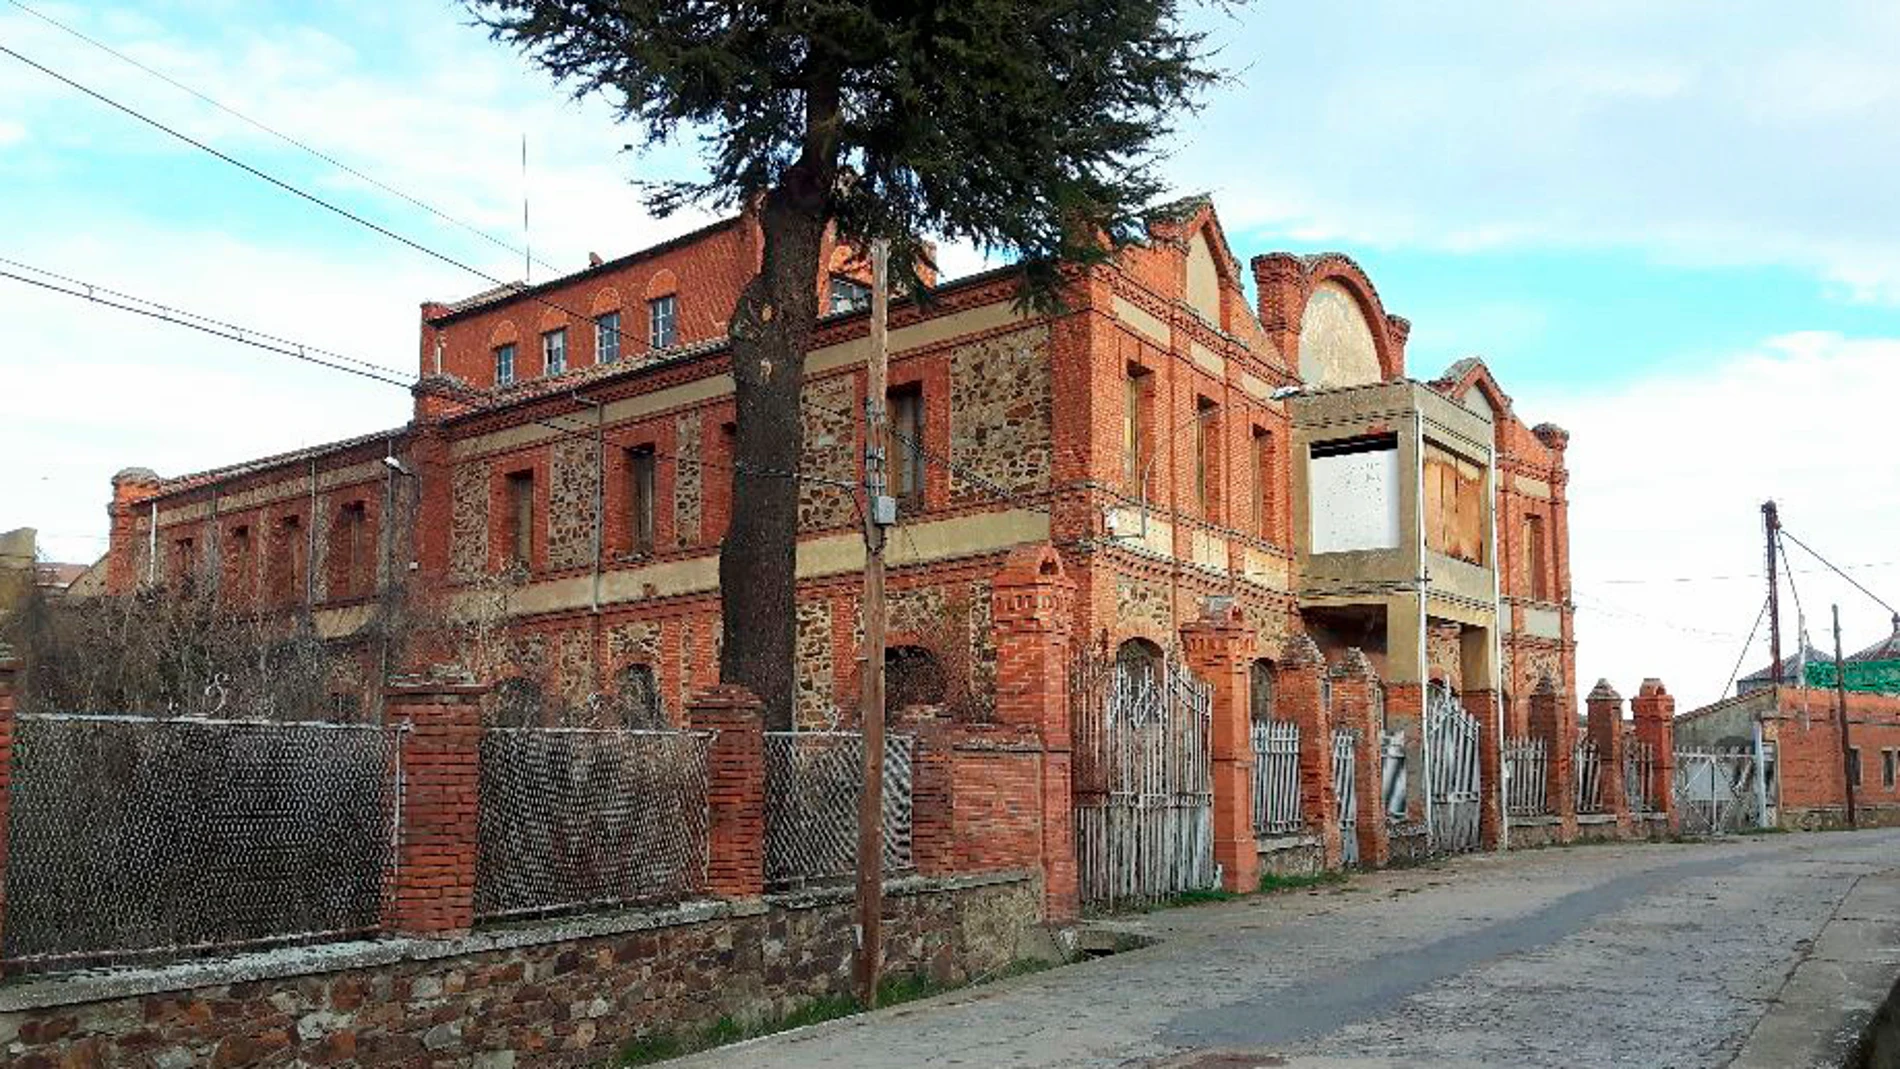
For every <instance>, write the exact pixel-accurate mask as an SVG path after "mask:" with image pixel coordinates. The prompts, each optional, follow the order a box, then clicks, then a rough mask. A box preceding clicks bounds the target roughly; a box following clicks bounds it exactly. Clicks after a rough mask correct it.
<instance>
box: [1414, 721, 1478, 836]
mask: <svg viewBox="0 0 1900 1069" xmlns="http://www.w3.org/2000/svg"><path fill="white" fill-rule="evenodd" d="M1425 694H1426V700H1425V743H1426V746H1427V747H1428V748H1429V750H1430V752H1429V753H1428V754H1427V756H1426V758H1425V778H1426V782H1427V784H1428V785H1429V786H1430V788H1431V803H1432V804H1431V814H1432V826H1431V848H1432V851H1433V852H1434V853H1455V852H1459V851H1465V850H1476V849H1477V848H1478V845H1479V842H1480V836H1479V833H1478V811H1479V808H1480V803H1481V799H1482V794H1481V791H1482V788H1481V786H1480V784H1479V777H1478V718H1477V717H1475V716H1472V715H1471V714H1470V713H1467V712H1465V710H1464V707H1463V706H1462V705H1460V704H1459V702H1458V695H1457V694H1455V693H1453V692H1452V691H1451V689H1450V688H1448V687H1442V686H1432V687H1430V688H1427V690H1426V692H1425Z"/></svg>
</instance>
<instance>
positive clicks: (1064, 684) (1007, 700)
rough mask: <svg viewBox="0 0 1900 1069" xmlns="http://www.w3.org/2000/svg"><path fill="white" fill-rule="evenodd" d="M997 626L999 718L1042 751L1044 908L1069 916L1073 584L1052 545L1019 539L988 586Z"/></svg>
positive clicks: (1072, 880)
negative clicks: (1070, 660)
mask: <svg viewBox="0 0 1900 1069" xmlns="http://www.w3.org/2000/svg"><path fill="white" fill-rule="evenodd" d="M990 591H991V594H990V612H991V617H990V618H991V620H992V621H994V626H995V628H996V723H997V725H998V726H999V727H1002V728H1004V729H1009V730H1014V731H1015V732H1017V733H1020V734H1022V735H1024V736H1027V737H1029V738H1032V739H1034V740H1035V743H1036V745H1037V746H1038V747H1039V748H1040V750H1041V753H1042V760H1041V768H1040V769H1039V773H1038V780H1039V782H1038V784H1037V798H1036V799H1035V801H1034V804H1035V805H1036V806H1037V807H1038V811H1039V819H1040V824H1041V828H1042V836H1041V838H1042V842H1041V851H1042V876H1043V899H1044V901H1043V910H1044V914H1045V917H1046V919H1048V920H1052V921H1063V920H1070V919H1073V918H1074V917H1076V916H1077V915H1078V914H1079V913H1080V910H1081V905H1080V900H1079V897H1078V892H1077V887H1076V871H1075V810H1074V806H1073V804H1072V803H1071V801H1070V795H1069V790H1070V788H1069V765H1070V758H1071V755H1072V751H1073V747H1072V744H1071V741H1070V734H1069V668H1070V664H1069V642H1070V628H1071V626H1072V621H1073V618H1074V613H1073V611H1072V606H1073V604H1074V601H1075V583H1074V581H1072V580H1071V579H1070V578H1069V577H1068V574H1067V573H1066V572H1065V570H1064V569H1063V566H1062V558H1061V556H1060V555H1058V554H1057V553H1056V551H1055V548H1054V547H1053V546H1050V545H1047V544H1041V545H1023V546H1018V547H1016V549H1015V550H1014V551H1012V552H1011V553H1010V555H1009V559H1008V560H1006V561H1004V562H1003V567H1002V569H1001V570H1000V571H998V572H997V574H996V578H995V580H993V581H992V583H991V586H990Z"/></svg>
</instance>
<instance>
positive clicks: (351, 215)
mask: <svg viewBox="0 0 1900 1069" xmlns="http://www.w3.org/2000/svg"><path fill="white" fill-rule="evenodd" d="M0 52H3V53H5V54H7V55H9V56H12V57H13V58H14V59H17V60H19V61H20V62H22V63H24V64H26V65H27V66H29V67H32V68H33V69H34V70H37V71H39V72H41V73H42V74H45V75H46V76H47V77H49V78H53V79H54V80H56V81H59V82H62V83H64V84H66V85H68V86H71V87H72V88H74V89H76V90H78V91H79V92H81V93H84V94H86V95H87V96H89V97H92V98H93V99H94V100H97V101H99V102H100V103H102V104H105V105H106V106H108V107H111V108H113V109H115V110H117V111H120V112H123V113H125V114H126V115H129V116H131V117H132V118H134V119H137V120H138V121H140V122H142V123H145V124H146V125H147V126H150V127H152V128H153V129H156V130H159V131H161V132H163V133H166V134H169V135H170V136H172V137H174V138H177V139H178V140H180V141H183V142H184V143H185V144H187V145H190V146H192V147H193V148H196V149H199V150H201V151H203V152H206V153H209V154H210V155H212V156H215V157H216V158H218V159H220V160H223V161H224V162H225V163H228V164H230V165H231V166H233V167H236V168H237V169H239V170H241V171H243V172H245V173H246V174H249V175H252V176H253V177H256V178H258V179H261V180H262V181H265V182H268V183H270V184H271V185H273V186H276V187H277V188H279V189H281V190H283V191H284V192H286V193H289V194H291V195H292V196H295V197H298V198H299V199H302V200H306V201H309V202H310V203H311V204H314V205H316V206H318V207H319V208H322V209H324V210H325V211H329V212H334V213H335V214H337V215H340V216H342V217H343V218H345V219H348V220H349V221H350V222H353V223H356V224H358V225H359V226H363V227H367V228H368V229H370V230H373V231H375V232H376V233H378V234H381V235H382V236H384V237H386V238H388V239H390V240H391V241H395V242H398V243H400V244H402V245H406V246H408V247H409V248H411V249H414V250H416V251H417V252H419V253H422V254H423V255H424V256H428V257H431V258H433V259H436V260H440V261H442V262H443V263H445V264H448V265H450V266H451V267H457V268H460V269H462V270H463V271H467V272H468V273H469V274H471V275H474V276H476V277H477V278H481V279H485V280H487V281H488V282H490V283H492V284H494V285H497V286H502V287H510V286H513V285H515V283H513V282H509V281H507V280H505V279H502V278H499V277H497V276H495V275H491V274H489V273H488V272H486V271H483V270H482V269H481V268H479V267H475V266H474V265H472V264H468V263H464V262H463V261H461V260H458V259H456V258H455V257H453V256H450V255H449V254H448V253H445V252H439V251H437V250H435V249H432V248H430V247H429V246H427V245H424V244H423V243H422V242H420V241H417V240H415V239H414V238H411V237H406V236H404V235H402V234H399V233H397V232H396V231H394V230H391V229H389V228H388V227H386V226H384V225H382V224H381V223H378V222H376V221H374V220H372V219H369V218H366V217H364V216H362V215H359V214H357V213H356V212H353V211H351V210H350V209H348V208H345V207H342V206H340V205H337V204H332V203H331V202H329V201H327V200H324V199H323V198H322V197H319V196H317V195H316V194H315V193H312V192H310V191H309V190H306V189H303V188H301V187H299V186H295V185H292V184H291V183H290V182H288V181H285V180H284V179H282V178H278V177H277V176H276V175H273V174H271V173H269V172H268V171H264V170H262V169H260V168H258V167H254V166H252V165H251V164H248V163H245V162H244V161H243V160H240V159H238V158H237V157H235V156H232V155H230V154H228V153H226V152H222V151H220V150H219V149H217V148H215V147H213V146H212V145H210V144H207V143H206V142H204V141H200V140H198V139H197V138H195V137H192V136H191V135H190V134H187V133H185V132H183V131H181V130H178V129H175V128H173V127H170V126H167V125H165V124H164V123H162V122H160V121H158V120H157V119H154V118H152V117H151V116H149V115H146V114H145V113H143V112H141V111H139V110H137V109H136V108H133V107H131V106H130V105H127V104H121V103H119V102H118V101H116V100H114V99H112V98H111V97H109V96H106V95H105V94H104V93H101V92H99V91H98V90H96V89H92V88H89V87H87V86H85V85H81V84H80V83H79V82H76V81H74V80H73V79H71V78H68V77H66V76H65V75H63V74H61V73H59V72H58V71H56V70H54V69H52V68H51V67H48V66H46V65H45V64H42V63H38V62H36V61H34V60H32V59H30V58H28V57H27V56H24V55H21V54H20V53H19V52H16V51H14V50H13V49H12V48H9V47H7V46H6V45H3V44H0ZM521 295H522V296H525V297H527V298H528V299H529V300H532V301H535V302H537V303H539V304H543V305H546V306H547V307H549V308H552V309H554V310H555V311H557V312H560V313H561V314H563V315H565V316H567V317H569V318H570V319H572V320H575V321H577V322H580V323H589V322H592V321H593V320H592V318H591V317H589V316H584V315H582V314H580V313H579V312H576V311H574V310H573V309H571V308H567V307H564V306H562V305H560V304H557V303H555V302H554V301H552V300H549V299H548V298H547V297H544V296H542V295H541V294H538V293H535V292H533V291H532V290H527V289H524V290H522V291H521Z"/></svg>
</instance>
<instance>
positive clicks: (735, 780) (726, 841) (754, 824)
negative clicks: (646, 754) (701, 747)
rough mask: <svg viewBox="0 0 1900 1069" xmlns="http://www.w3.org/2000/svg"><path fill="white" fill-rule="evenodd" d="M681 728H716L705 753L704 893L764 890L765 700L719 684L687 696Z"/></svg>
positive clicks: (744, 894) (751, 894)
mask: <svg viewBox="0 0 1900 1069" xmlns="http://www.w3.org/2000/svg"><path fill="white" fill-rule="evenodd" d="M686 721H687V726H688V727H689V728H691V729H692V730H694V731H712V732H717V734H715V735H714V736H713V740H712V745H711V749H710V751H709V752H708V753H707V755H706V839H707V842H706V892H707V893H708V894H712V895H717V896H719V897H720V898H757V897H758V896H760V895H762V894H764V893H765V704H764V703H763V702H761V701H759V699H758V698H757V697H755V696H754V695H753V694H752V692H751V691H749V690H747V689H745V688H744V687H740V686H734V685H731V684H724V685H720V686H716V687H710V688H707V689H706V690H702V691H699V692H697V693H695V694H693V695H692V696H691V697H690V698H689V699H688V700H687V702H686Z"/></svg>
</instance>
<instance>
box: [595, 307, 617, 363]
mask: <svg viewBox="0 0 1900 1069" xmlns="http://www.w3.org/2000/svg"><path fill="white" fill-rule="evenodd" d="M619 359H620V313H619V312H608V313H606V314H605V315H601V316H597V317H596V318H595V319H594V362H595V363H597V364H611V363H613V362H614V361H616V360H619Z"/></svg>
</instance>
